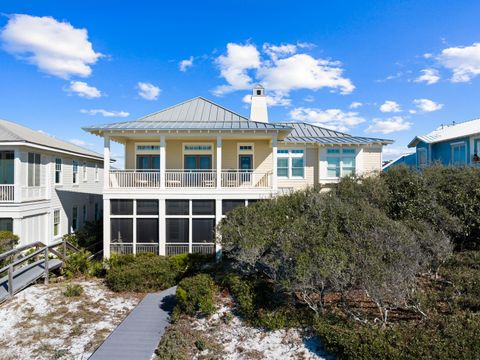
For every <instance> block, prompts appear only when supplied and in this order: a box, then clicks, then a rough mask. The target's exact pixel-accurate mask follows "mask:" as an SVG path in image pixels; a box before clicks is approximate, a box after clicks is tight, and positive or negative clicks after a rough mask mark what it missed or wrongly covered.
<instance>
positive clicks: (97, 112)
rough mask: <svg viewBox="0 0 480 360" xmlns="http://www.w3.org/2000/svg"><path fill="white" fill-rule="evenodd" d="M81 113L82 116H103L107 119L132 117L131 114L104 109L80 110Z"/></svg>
mask: <svg viewBox="0 0 480 360" xmlns="http://www.w3.org/2000/svg"><path fill="white" fill-rule="evenodd" d="M80 112H81V113H82V114H88V115H92V116H95V115H102V116H105V117H127V116H128V115H130V113H128V112H126V111H108V110H104V109H90V110H86V109H82V110H80Z"/></svg>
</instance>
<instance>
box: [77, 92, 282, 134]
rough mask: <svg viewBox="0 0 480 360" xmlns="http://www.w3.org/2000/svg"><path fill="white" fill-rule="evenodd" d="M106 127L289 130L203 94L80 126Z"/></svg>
mask: <svg viewBox="0 0 480 360" xmlns="http://www.w3.org/2000/svg"><path fill="white" fill-rule="evenodd" d="M83 129H84V130H85V131H89V132H93V133H95V132H98V131H109V130H167V131H168V130H290V128H289V127H288V126H285V125H279V124H274V123H262V122H258V121H251V120H249V119H248V118H246V117H244V116H242V115H239V114H237V113H235V112H233V111H231V110H228V109H226V108H224V107H222V106H220V105H217V104H215V103H214V102H212V101H210V100H207V99H205V98H203V97H196V98H194V99H191V100H188V101H185V102H182V103H180V104H177V105H174V106H171V107H169V108H166V109H164V110H160V111H158V112H156V113H153V114H150V115H147V116H144V117H142V118H140V119H137V120H135V121H123V122H117V123H113V124H103V125H94V126H88V127H84V128H83Z"/></svg>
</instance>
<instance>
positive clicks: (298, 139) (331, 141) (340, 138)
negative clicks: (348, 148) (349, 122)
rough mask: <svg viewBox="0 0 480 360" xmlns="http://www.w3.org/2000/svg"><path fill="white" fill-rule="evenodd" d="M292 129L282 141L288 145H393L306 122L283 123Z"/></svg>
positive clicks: (383, 140)
mask: <svg viewBox="0 0 480 360" xmlns="http://www.w3.org/2000/svg"><path fill="white" fill-rule="evenodd" d="M281 124H283V125H289V126H290V127H292V131H291V132H290V134H289V135H287V136H286V137H285V138H284V139H283V140H282V141H283V142H287V143H316V144H322V145H342V144H345V145H363V144H373V143H380V144H392V143H393V141H392V140H387V139H379V138H371V137H362V136H352V135H349V134H345V133H343V132H340V131H336V130H331V129H326V128H324V127H321V126H317V125H312V124H308V123H304V122H297V123H294V122H291V123H281Z"/></svg>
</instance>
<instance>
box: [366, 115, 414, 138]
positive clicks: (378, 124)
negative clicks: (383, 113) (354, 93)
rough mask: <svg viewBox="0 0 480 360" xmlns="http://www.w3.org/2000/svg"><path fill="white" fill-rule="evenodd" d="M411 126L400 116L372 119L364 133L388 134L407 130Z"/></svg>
mask: <svg viewBox="0 0 480 360" xmlns="http://www.w3.org/2000/svg"><path fill="white" fill-rule="evenodd" d="M411 126H412V123H411V122H408V121H407V120H405V119H404V118H403V117H401V116H393V117H391V118H388V119H385V120H382V119H374V120H373V124H371V125H370V126H369V127H368V128H367V129H366V130H365V132H366V133H382V134H390V133H393V132H397V131H402V130H408V129H410V127H411Z"/></svg>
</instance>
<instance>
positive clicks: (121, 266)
mask: <svg viewBox="0 0 480 360" xmlns="http://www.w3.org/2000/svg"><path fill="white" fill-rule="evenodd" d="M108 265H109V269H108V271H107V274H106V277H105V279H106V283H107V285H108V287H109V288H110V289H112V290H113V291H138V292H147V291H158V290H163V289H166V288H169V287H171V286H173V285H175V283H176V282H177V280H178V279H179V278H180V277H181V275H182V274H183V272H184V270H185V269H184V268H182V267H180V265H179V264H178V262H175V261H171V260H170V259H169V258H167V257H162V256H157V255H154V254H139V255H136V256H134V255H124V256H116V257H113V258H112V259H111V260H110V261H109V262H108Z"/></svg>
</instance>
